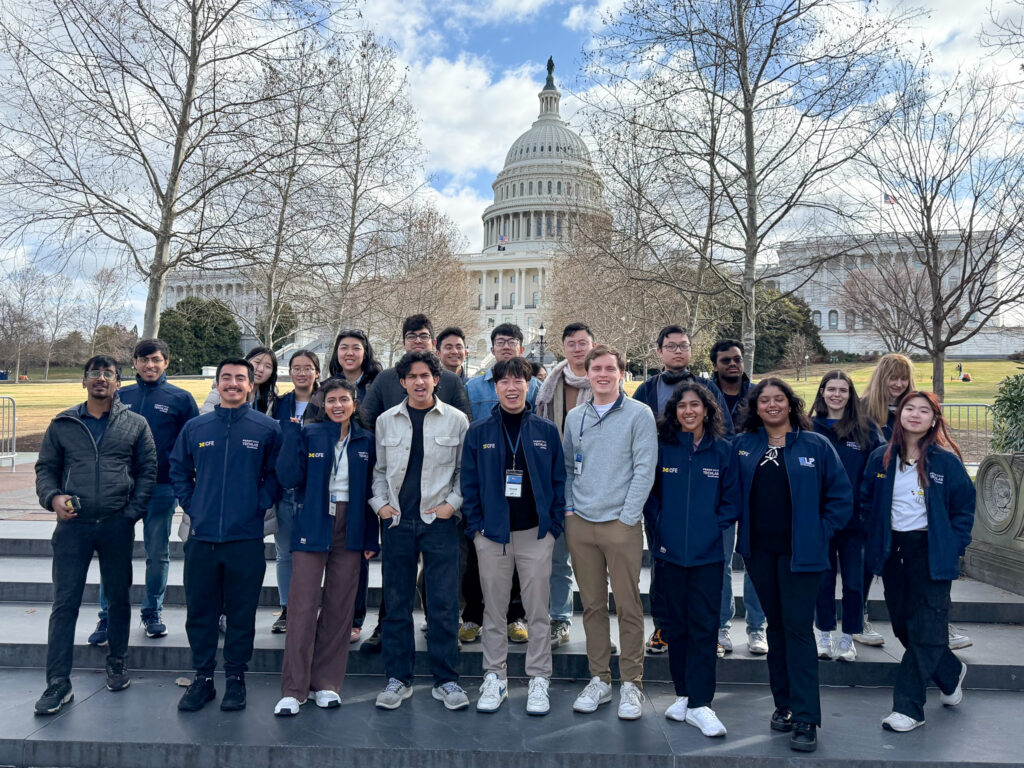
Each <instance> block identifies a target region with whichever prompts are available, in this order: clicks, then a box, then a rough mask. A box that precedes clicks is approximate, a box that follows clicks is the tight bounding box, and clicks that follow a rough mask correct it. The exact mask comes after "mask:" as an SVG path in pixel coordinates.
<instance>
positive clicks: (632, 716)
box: [619, 683, 644, 720]
mask: <svg viewBox="0 0 1024 768" xmlns="http://www.w3.org/2000/svg"><path fill="white" fill-rule="evenodd" d="M643 701H644V694H643V691H641V690H640V689H639V688H637V686H636V683H623V684H622V685H620V686H619V720H639V719H640V716H641V715H642V714H643V713H644V708H643Z"/></svg>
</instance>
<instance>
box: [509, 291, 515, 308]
mask: <svg viewBox="0 0 1024 768" xmlns="http://www.w3.org/2000/svg"><path fill="white" fill-rule="evenodd" d="M508 305H509V306H510V307H514V306H515V305H516V294H515V291H513V292H512V293H510V294H509V295H508Z"/></svg>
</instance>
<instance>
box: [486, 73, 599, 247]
mask: <svg viewBox="0 0 1024 768" xmlns="http://www.w3.org/2000/svg"><path fill="white" fill-rule="evenodd" d="M554 69H555V65H554V62H553V61H552V60H550V59H549V60H548V78H547V82H546V83H545V84H544V89H543V90H542V91H541V92H540V93H539V94H538V98H539V100H540V114H539V115H538V116H537V120H536V121H534V123H533V125H532V126H530V129H529V130H528V131H526V132H525V133H524V134H522V135H521V136H520V137H519V138H518V139H516V140H515V141H514V142H513V144H512V146H511V147H510V148H509V151H508V154H507V155H506V156H505V166H504V168H502V170H501V172H500V173H498V176H497V178H496V179H495V180H494V183H493V184H492V185H491V186H492V189H493V190H494V201H493V203H492V204H491V205H490V206H488V207H487V210H485V211H484V214H483V221H484V251H485V252H486V251H487V250H489V249H494V250H501V251H516V250H519V249H520V248H521V247H524V246H526V245H527V244H530V246H531V250H532V246H533V245H534V244H535V243H536V242H537V241H542V240H561V239H563V238H564V237H566V236H568V235H570V234H571V231H572V228H573V227H574V226H576V225H577V224H578V223H581V222H583V221H585V218H584V217H592V216H598V217H600V218H602V219H607V218H609V214H608V210H607V208H606V207H605V206H604V204H603V202H602V200H601V196H602V191H603V189H604V185H603V184H602V183H601V177H600V176H598V174H597V173H596V171H594V166H593V163H592V162H591V160H590V151H589V150H588V149H587V145H586V144H585V143H584V142H583V139H581V138H580V137H579V135H578V134H577V133H576V132H575V131H573V130H572V129H571V128H569V126H568V125H567V124H566V122H565V121H564V120H563V119H562V116H561V115H560V114H559V112H558V105H559V101H560V100H561V98H562V94H561V93H559V91H558V89H557V88H556V87H555V77H554Z"/></svg>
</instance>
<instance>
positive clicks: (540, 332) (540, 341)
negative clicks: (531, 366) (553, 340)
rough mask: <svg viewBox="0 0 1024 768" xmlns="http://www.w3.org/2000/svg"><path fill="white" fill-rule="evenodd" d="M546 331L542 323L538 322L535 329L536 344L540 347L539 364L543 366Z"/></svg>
mask: <svg viewBox="0 0 1024 768" xmlns="http://www.w3.org/2000/svg"><path fill="white" fill-rule="evenodd" d="M545 333H547V331H545V330H544V323H541V324H540V328H538V329H537V346H538V347H540V365H541V367H542V368H543V367H544V334H545Z"/></svg>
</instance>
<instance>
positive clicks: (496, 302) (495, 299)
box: [494, 294, 498, 307]
mask: <svg viewBox="0 0 1024 768" xmlns="http://www.w3.org/2000/svg"><path fill="white" fill-rule="evenodd" d="M494 306H495V307H497V306H498V294H494Z"/></svg>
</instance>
